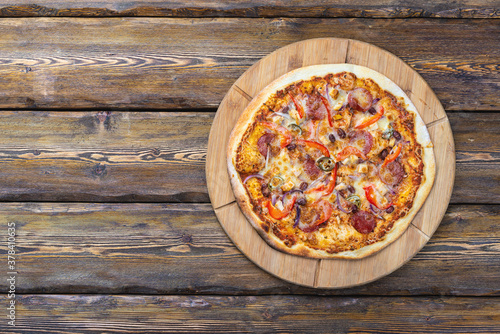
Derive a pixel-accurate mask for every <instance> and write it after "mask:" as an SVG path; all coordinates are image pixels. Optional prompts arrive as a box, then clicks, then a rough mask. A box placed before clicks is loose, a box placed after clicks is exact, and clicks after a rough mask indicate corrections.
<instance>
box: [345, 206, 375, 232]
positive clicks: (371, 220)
mask: <svg viewBox="0 0 500 334" xmlns="http://www.w3.org/2000/svg"><path fill="white" fill-rule="evenodd" d="M351 220H352V226H353V227H354V228H355V229H356V231H358V232H359V233H363V234H368V233H371V232H373V230H374V229H375V226H377V221H376V220H375V216H374V215H373V214H371V213H370V212H367V211H363V210H361V211H358V212H356V213H355V214H354V215H352V217H351Z"/></svg>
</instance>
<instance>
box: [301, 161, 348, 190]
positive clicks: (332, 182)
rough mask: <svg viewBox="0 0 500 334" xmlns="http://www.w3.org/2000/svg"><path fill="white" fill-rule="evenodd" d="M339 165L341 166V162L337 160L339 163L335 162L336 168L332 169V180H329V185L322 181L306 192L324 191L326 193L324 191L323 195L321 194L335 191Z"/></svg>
mask: <svg viewBox="0 0 500 334" xmlns="http://www.w3.org/2000/svg"><path fill="white" fill-rule="evenodd" d="M338 167H339V163H338V162H337V163H335V168H334V169H333V170H332V173H331V174H330V181H329V182H328V184H327V185H325V184H324V183H320V184H319V185H318V186H316V187H314V188H311V189H308V190H306V191H305V192H304V193H305V194H310V193H312V192H317V191H318V192H319V191H324V193H323V195H321V197H323V196H328V195H330V194H331V193H332V192H333V189H335V185H336V183H337V170H338Z"/></svg>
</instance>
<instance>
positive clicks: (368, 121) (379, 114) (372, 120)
mask: <svg viewBox="0 0 500 334" xmlns="http://www.w3.org/2000/svg"><path fill="white" fill-rule="evenodd" d="M383 115H384V107H380V109H379V111H378V112H377V113H376V114H375V115H373V116H371V117H368V118H365V119H364V120H363V121H361V122H360V123H358V124H356V126H355V128H356V129H364V128H366V127H367V126H369V125H372V124H373V123H375V122H376V121H378V120H379V119H380V118H381V117H382V116H383Z"/></svg>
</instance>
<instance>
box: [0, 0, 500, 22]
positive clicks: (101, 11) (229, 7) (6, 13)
mask: <svg viewBox="0 0 500 334" xmlns="http://www.w3.org/2000/svg"><path fill="white" fill-rule="evenodd" d="M499 6H500V4H499V3H498V1H496V0H482V1H476V0H461V1H454V2H452V3H450V2H449V1H443V0H439V1H429V0H420V1H413V2H411V3H404V2H401V1H397V0H378V1H376V2H375V1H372V2H369V3H367V2H366V1H362V0H354V1H350V2H349V4H346V3H345V2H343V1H340V0H319V1H314V2H303V1H299V0H292V1H286V2H283V1H277V0H271V1H265V0H254V1H248V0H236V1H235V0H232V1H217V0H206V1H203V2H200V1H196V0H173V1H169V2H167V3H165V2H159V1H144V0H142V1H134V2H130V1H126V0H118V1H116V0H115V1H112V2H108V3H106V2H90V1H82V0H79V1H71V2H70V3H68V2H62V1H54V0H41V1H37V4H36V5H33V4H32V1H31V0H19V1H16V2H4V3H3V7H1V8H0V16H3V17H13V16H21V17H22V16H71V17H75V16H96V17H109V16H157V17H217V16H240V17H376V18H407V17H444V18H498V17H499V16H500V13H499V10H498V8H499Z"/></svg>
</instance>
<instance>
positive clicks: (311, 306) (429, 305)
mask: <svg viewBox="0 0 500 334" xmlns="http://www.w3.org/2000/svg"><path fill="white" fill-rule="evenodd" d="M0 298H1V299H0V301H1V302H2V303H3V304H4V305H5V304H6V303H7V301H6V300H5V297H4V296H2V297H0ZM499 307H500V300H499V299H497V298H496V299H493V298H474V299H471V298H450V297H448V298H446V297H420V298H408V297H406V298H394V297H386V298H384V297H373V298H366V297H365V298H362V297H326V298H325V297H313V296H265V297H264V296H260V297H245V296H239V297H238V296H237V297H226V296H143V295H138V296H116V295H95V296H78V295H43V296H37V295H26V296H19V297H18V306H17V309H18V317H19V318H18V320H16V327H15V330H14V332H13V333H46V332H47V331H50V332H51V333H68V332H72V333H96V332H99V333H102V332H105V333H124V332H127V333H128V332H142V333H153V332H155V333H156V332H169V333H177V332H182V333H205V332H206V333H215V332H217V333H219V332H231V333H233V332H234V333H235V332H238V333H247V332H248V333H269V332H273V333H290V332H295V333H296V332H301V333H302V332H311V333H318V332H320V333H327V332H330V331H332V329H333V330H334V331H335V333H353V332H355V333H365V332H366V333H368V332H370V333H373V332H377V333H378V332H387V331H388V330H389V331H390V332H392V331H394V332H397V333H415V332H420V333H423V332H425V333H438V332H439V333H473V332H474V333H495V332H498V331H500V317H499V314H498V308H499ZM0 326H1V327H0V329H2V330H7V329H8V327H7V325H6V321H4V322H3V323H1V324H0ZM11 330H12V328H11ZM9 332H10V331H9Z"/></svg>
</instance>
